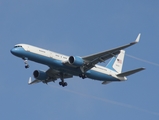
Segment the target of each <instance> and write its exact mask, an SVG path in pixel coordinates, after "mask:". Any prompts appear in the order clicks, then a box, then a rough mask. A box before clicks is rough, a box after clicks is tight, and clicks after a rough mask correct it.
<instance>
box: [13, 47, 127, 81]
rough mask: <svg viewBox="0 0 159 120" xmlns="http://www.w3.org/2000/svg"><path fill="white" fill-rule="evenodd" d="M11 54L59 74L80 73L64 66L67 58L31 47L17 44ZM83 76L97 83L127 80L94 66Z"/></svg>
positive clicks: (110, 71)
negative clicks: (45, 66)
mask: <svg viewBox="0 0 159 120" xmlns="http://www.w3.org/2000/svg"><path fill="white" fill-rule="evenodd" d="M11 53H12V54H13V55H15V56H17V57H20V58H22V59H25V60H31V61H34V62H37V63H41V64H44V65H47V66H49V67H50V68H53V69H56V70H58V71H60V72H64V73H69V74H72V75H75V76H79V75H80V74H81V73H82V71H81V69H80V68H77V67H72V66H69V65H65V63H66V62H67V61H68V59H69V56H66V55H62V54H59V53H56V52H52V51H49V50H46V49H42V48H39V47H35V46H32V45H28V44H17V45H15V47H14V48H13V49H11ZM85 75H86V76H87V78H90V79H94V80H99V81H123V80H126V79H127V78H126V77H119V76H117V75H116V73H115V72H114V71H112V70H110V69H108V68H106V67H103V66H100V65H95V66H94V67H93V68H91V69H90V70H88V71H86V73H85Z"/></svg>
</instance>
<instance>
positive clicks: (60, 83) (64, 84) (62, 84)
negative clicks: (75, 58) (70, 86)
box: [59, 82, 67, 87]
mask: <svg viewBox="0 0 159 120" xmlns="http://www.w3.org/2000/svg"><path fill="white" fill-rule="evenodd" d="M59 85H61V86H62V87H65V86H67V82H59Z"/></svg>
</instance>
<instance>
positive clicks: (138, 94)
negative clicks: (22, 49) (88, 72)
mask: <svg viewBox="0 0 159 120" xmlns="http://www.w3.org/2000/svg"><path fill="white" fill-rule="evenodd" d="M138 33H141V41H140V42H139V43H138V44H137V45H135V46H132V47H130V48H128V49H126V54H128V55H132V56H135V57H137V58H140V59H142V60H147V61H150V62H153V63H156V65H153V64H149V63H146V62H143V61H139V60H137V59H133V58H131V57H129V56H126V58H125V63H124V68H123V71H127V70H131V69H134V68H138V67H145V68H146V70H145V71H142V72H140V73H137V74H135V75H132V76H130V77H128V81H126V82H114V83H110V84H108V85H101V82H100V81H94V80H90V79H84V80H83V79H80V78H78V77H74V78H72V79H67V80H66V81H67V82H68V86H67V87H65V88H62V87H61V86H59V84H58V82H59V81H56V82H55V83H50V84H49V85H45V84H42V83H39V84H36V85H31V86H29V85H28V84H27V82H28V79H29V77H30V76H32V72H33V71H34V70H36V69H38V70H47V69H48V67H47V66H44V65H40V64H37V63H34V62H31V61H30V62H29V64H30V68H29V69H27V70H26V69H25V68H24V63H23V61H22V60H21V59H19V58H17V57H15V56H13V55H12V54H11V53H10V49H11V48H13V46H14V45H15V44H17V43H27V44H31V45H35V46H39V47H42V48H45V49H49V50H52V51H55V52H59V53H62V54H66V55H69V56H70V55H79V56H85V55H89V54H92V53H96V52H100V51H103V50H107V49H110V48H114V47H117V46H120V45H123V44H127V43H129V42H132V41H134V40H135V39H136V37H137V35H138ZM0 45H1V47H0V51H1V57H0V59H1V60H0V61H1V62H0V66H1V67H0V71H1V80H0V119H1V120H11V119H12V120H13V119H14V120H35V119H36V120H44V119H45V120H53V119H54V120H97V119H98V120H105V119H108V120H116V119H119V120H123V119H128V120H141V119H143V120H150V119H151V120H158V119H159V104H158V102H159V94H158V92H159V76H158V71H159V66H158V63H159V55H158V50H159V49H158V45H159V1H158V0H153V1H150V0H144V1H143V0H142V1H141V0H133V1H127V0H0ZM106 63H107V61H106ZM106 63H104V64H102V65H106Z"/></svg>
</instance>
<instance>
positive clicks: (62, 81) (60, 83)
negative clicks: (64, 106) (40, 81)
mask: <svg viewBox="0 0 159 120" xmlns="http://www.w3.org/2000/svg"><path fill="white" fill-rule="evenodd" d="M63 76H64V75H63V73H61V74H60V77H61V82H59V85H61V86H62V87H65V86H67V82H64V78H63Z"/></svg>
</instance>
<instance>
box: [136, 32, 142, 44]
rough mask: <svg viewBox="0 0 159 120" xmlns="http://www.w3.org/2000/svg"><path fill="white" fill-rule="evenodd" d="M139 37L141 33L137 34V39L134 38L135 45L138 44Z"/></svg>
mask: <svg viewBox="0 0 159 120" xmlns="http://www.w3.org/2000/svg"><path fill="white" fill-rule="evenodd" d="M140 36H141V33H139V34H138V36H137V38H136V40H135V43H138V42H139V40H140Z"/></svg>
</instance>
